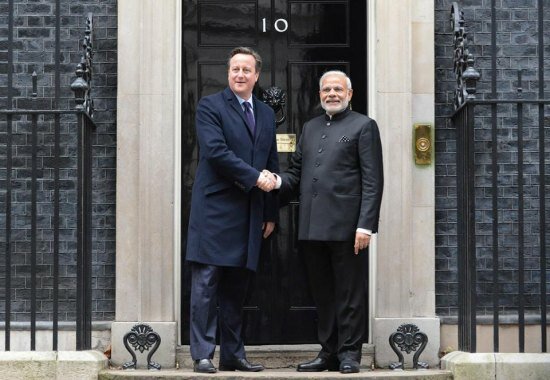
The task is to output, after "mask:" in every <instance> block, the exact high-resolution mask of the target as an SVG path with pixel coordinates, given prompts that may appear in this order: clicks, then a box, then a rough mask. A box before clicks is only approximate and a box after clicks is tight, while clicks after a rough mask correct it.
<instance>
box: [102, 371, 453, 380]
mask: <svg viewBox="0 0 550 380" xmlns="http://www.w3.org/2000/svg"><path fill="white" fill-rule="evenodd" d="M347 378H351V379H366V380H405V379H407V380H452V379H453V376H452V374H451V372H450V371H443V370H418V371H415V370H405V371H390V370H375V371H362V372H360V373H354V374H349V375H343V374H341V373H339V372H310V373H307V372H296V371H295V370H291V369H288V370H284V369H281V370H277V371H272V370H266V371H262V372H256V373H247V372H217V373H215V374H198V373H194V372H190V371H188V370H185V371H184V370H162V371H147V370H127V371H121V370H108V371H103V372H101V373H100V375H99V380H135V379H140V380H167V379H170V380H203V379H219V380H222V379H223V380H247V379H261V380H311V379H323V380H331V379H334V380H336V379H347Z"/></svg>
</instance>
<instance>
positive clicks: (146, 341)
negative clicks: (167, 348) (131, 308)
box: [122, 323, 161, 370]
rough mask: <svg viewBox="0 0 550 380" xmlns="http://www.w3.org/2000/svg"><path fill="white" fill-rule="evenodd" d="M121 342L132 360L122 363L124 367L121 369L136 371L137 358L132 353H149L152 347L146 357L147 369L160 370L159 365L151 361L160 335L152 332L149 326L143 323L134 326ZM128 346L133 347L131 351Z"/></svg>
mask: <svg viewBox="0 0 550 380" xmlns="http://www.w3.org/2000/svg"><path fill="white" fill-rule="evenodd" d="M123 342H124V347H126V349H127V350H128V352H129V353H130V355H132V360H131V361H129V362H126V363H124V365H123V366H122V368H123V369H130V368H133V369H136V367H137V358H136V353H135V352H134V351H139V352H140V353H143V351H149V349H150V348H151V347H153V349H152V350H151V351H150V352H149V354H148V355H147V369H158V370H160V368H161V366H160V364H158V363H155V362H153V361H151V358H152V357H153V354H154V353H155V352H156V351H157V349H158V348H159V346H160V335H159V334H157V333H156V332H154V331H153V329H152V328H151V326H149V325H146V324H144V323H142V324H139V325H135V326H134V327H132V329H131V330H130V331H129V332H127V333H126V334H125V335H124V338H123ZM130 345H131V346H132V347H133V349H134V350H133V351H132V349H131V348H130Z"/></svg>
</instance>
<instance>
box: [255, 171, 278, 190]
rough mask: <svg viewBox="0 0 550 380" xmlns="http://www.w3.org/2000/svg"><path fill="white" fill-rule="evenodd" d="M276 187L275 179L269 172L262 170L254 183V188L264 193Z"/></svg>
mask: <svg viewBox="0 0 550 380" xmlns="http://www.w3.org/2000/svg"><path fill="white" fill-rule="evenodd" d="M276 185H277V177H276V176H275V174H273V173H271V172H270V171H269V170H267V169H264V170H263V171H262V173H261V174H260V177H258V181H256V186H258V187H259V188H260V189H261V190H263V191H265V192H270V191H271V190H273V189H274V188H275V186H276Z"/></svg>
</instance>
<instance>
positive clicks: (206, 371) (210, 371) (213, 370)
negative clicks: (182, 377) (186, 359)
mask: <svg viewBox="0 0 550 380" xmlns="http://www.w3.org/2000/svg"><path fill="white" fill-rule="evenodd" d="M193 372H195V373H216V372H218V371H217V370H216V368H213V369H208V370H196V369H193Z"/></svg>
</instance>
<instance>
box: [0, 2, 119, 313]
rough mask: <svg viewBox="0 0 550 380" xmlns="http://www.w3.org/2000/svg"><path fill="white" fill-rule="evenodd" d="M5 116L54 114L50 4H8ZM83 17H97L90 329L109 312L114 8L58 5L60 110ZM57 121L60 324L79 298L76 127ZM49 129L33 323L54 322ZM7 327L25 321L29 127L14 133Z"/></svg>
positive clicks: (0, 20)
mask: <svg viewBox="0 0 550 380" xmlns="http://www.w3.org/2000/svg"><path fill="white" fill-rule="evenodd" d="M14 3H15V5H14V13H15V20H14V21H15V25H14V35H13V38H14V45H13V48H14V55H13V59H14V75H13V87H14V88H13V89H12V94H13V97H14V99H13V104H12V107H15V108H19V109H23V108H35V109H36V108H40V109H51V108H53V107H54V106H55V105H54V102H53V96H54V73H55V57H54V55H55V54H54V52H55V22H56V18H55V1H54V0H15V1H14ZM88 12H93V14H94V43H95V46H94V51H95V55H94V66H93V69H94V74H93V98H94V103H95V108H96V112H95V114H94V119H95V122H96V124H97V130H96V131H95V132H94V137H93V157H94V158H93V237H92V239H93V259H92V260H93V268H92V271H93V284H92V286H93V294H92V298H93V304H92V312H93V319H94V320H112V319H114V311H115V305H114V303H115V290H114V289H115V178H116V175H115V167H116V82H117V75H116V61H117V50H116V49H117V29H116V28H117V18H116V16H117V7H116V0H86V1H70V0H61V57H60V58H61V102H60V104H59V108H61V109H70V108H74V100H73V99H74V95H73V93H72V91H71V90H70V84H71V82H72V81H73V80H74V78H75V74H74V71H75V68H76V64H77V63H78V62H79V61H80V56H81V51H80V46H79V44H80V40H81V39H82V37H83V36H84V30H85V25H86V24H85V20H86V15H87V13H88ZM7 39H8V1H7V0H1V1H0V108H6V107H7V106H8V105H7V98H6V95H7V91H8V89H7V75H6V73H7V60H8V44H7ZM33 71H36V73H37V74H38V98H37V99H35V100H30V99H29V96H30V93H31V87H30V84H31V79H30V74H31V73H32V72H33ZM74 120H75V119H74V117H65V116H63V117H62V119H61V159H60V178H61V181H60V187H61V190H60V199H61V201H60V247H59V262H60V267H59V273H60V291H59V297H60V303H59V311H60V315H59V318H60V320H62V321H63V320H74V318H75V293H76V257H75V253H76V230H75V228H76V124H75V123H74ZM53 128H54V127H53V122H52V119H51V118H48V117H45V118H44V117H41V118H40V119H39V123H38V143H39V150H38V194H37V198H38V206H37V207H38V221H37V226H38V234H37V246H38V253H37V264H38V266H37V273H38V278H37V298H38V300H37V319H38V320H51V317H52V315H51V310H52V284H53V281H52V274H53V268H52V262H53V202H52V199H53V158H52V157H53V154H54V153H53V152H54V144H53V136H54V135H53V130H54V129H53ZM6 139H7V136H6V122H5V118H2V119H1V120H0V300H2V301H1V302H0V321H3V320H5V315H4V312H5V304H4V302H3V300H4V297H5V287H4V284H5V275H6V268H5V267H4V263H5V254H6V252H5V250H6V248H5V241H6V239H5V238H6V230H5V228H6V227H5V226H6V220H5V216H6V215H5V205H6V181H5V180H6V170H5V167H6V157H7V152H6ZM12 144H13V149H12V154H13V170H12V173H11V175H12V189H13V191H12V219H11V224H12V234H11V241H12V254H11V257H12V269H11V278H12V300H13V301H12V304H11V308H12V320H13V321H28V320H29V319H30V313H29V311H30V301H29V298H30V253H29V252H30V239H31V237H30V207H31V206H30V189H31V180H30V168H31V151H32V149H31V128H30V121H29V120H25V119H21V118H18V119H16V121H15V122H14V124H13V139H12Z"/></svg>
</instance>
